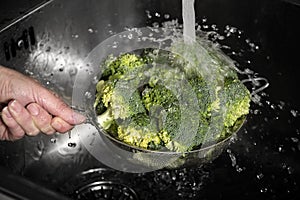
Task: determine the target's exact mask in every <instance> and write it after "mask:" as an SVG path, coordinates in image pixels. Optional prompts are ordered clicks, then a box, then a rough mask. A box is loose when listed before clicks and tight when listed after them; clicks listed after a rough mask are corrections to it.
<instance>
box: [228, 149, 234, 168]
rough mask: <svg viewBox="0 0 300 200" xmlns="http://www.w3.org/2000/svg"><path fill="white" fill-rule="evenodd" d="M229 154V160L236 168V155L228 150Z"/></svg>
mask: <svg viewBox="0 0 300 200" xmlns="http://www.w3.org/2000/svg"><path fill="white" fill-rule="evenodd" d="M227 153H228V155H229V158H230V160H231V165H232V167H234V166H236V157H235V155H234V154H233V153H232V152H231V150H230V149H227Z"/></svg>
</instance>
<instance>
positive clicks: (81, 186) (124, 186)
mask: <svg viewBox="0 0 300 200" xmlns="http://www.w3.org/2000/svg"><path fill="white" fill-rule="evenodd" d="M132 181H133V180H132V178H130V176H129V175H128V174H125V173H121V172H119V171H115V170H112V169H108V168H95V169H89V170H87V171H83V172H81V173H80V174H77V175H76V176H74V177H73V178H71V179H70V180H68V181H67V182H66V183H65V184H63V185H61V186H60V191H61V192H62V193H63V194H65V195H66V196H69V197H70V198H72V199H74V200H138V199H139V198H138V195H137V193H136V191H135V190H133V189H132V187H131V186H132V184H131V183H132ZM133 188H135V187H133Z"/></svg>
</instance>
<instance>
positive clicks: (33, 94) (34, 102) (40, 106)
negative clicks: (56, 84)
mask: <svg viewBox="0 0 300 200" xmlns="http://www.w3.org/2000/svg"><path fill="white" fill-rule="evenodd" d="M0 111H1V112H2V113H1V117H0V140H17V139H20V138H22V137H23V136H24V135H30V136H34V135H37V134H39V133H40V132H43V133H45V134H53V133H55V132H61V133H64V132H67V131H69V130H70V129H72V128H73V126H74V125H77V124H80V123H83V122H84V121H85V117H84V116H83V115H81V114H78V113H76V112H75V111H73V110H72V109H71V108H70V107H69V106H68V105H67V104H65V103H64V102H63V101H62V100H61V99H60V98H59V97H57V96H56V95H55V94H54V93H53V92H51V91H49V90H47V89H46V88H44V87H43V86H42V85H40V84H39V83H38V82H37V81H36V80H34V79H32V78H30V77H27V76H25V75H23V74H21V73H19V72H16V71H14V70H11V69H8V68H4V67H1V66H0Z"/></svg>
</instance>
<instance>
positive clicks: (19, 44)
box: [17, 40, 24, 48]
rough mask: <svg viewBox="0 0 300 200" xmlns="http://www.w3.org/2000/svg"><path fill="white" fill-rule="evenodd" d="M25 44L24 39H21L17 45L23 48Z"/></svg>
mask: <svg viewBox="0 0 300 200" xmlns="http://www.w3.org/2000/svg"><path fill="white" fill-rule="evenodd" d="M23 44H24V41H23V40H19V41H18V44H17V45H18V47H19V48H21V47H22V46H23Z"/></svg>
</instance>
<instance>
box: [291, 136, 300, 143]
mask: <svg viewBox="0 0 300 200" xmlns="http://www.w3.org/2000/svg"><path fill="white" fill-rule="evenodd" d="M291 140H292V141H293V142H295V143H297V142H299V139H298V138H296V137H291Z"/></svg>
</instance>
